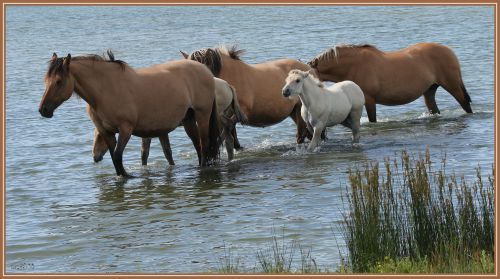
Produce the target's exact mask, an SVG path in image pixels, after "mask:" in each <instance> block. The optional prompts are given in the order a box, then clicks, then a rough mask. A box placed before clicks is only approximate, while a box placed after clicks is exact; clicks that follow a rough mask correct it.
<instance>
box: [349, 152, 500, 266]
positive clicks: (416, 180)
mask: <svg viewBox="0 0 500 279" xmlns="http://www.w3.org/2000/svg"><path fill="white" fill-rule="evenodd" d="M383 166H384V170H385V173H382V171H381V170H380V167H379V164H378V163H377V162H375V163H367V164H365V165H364V166H363V167H362V168H357V169H354V170H352V169H351V170H349V184H350V187H348V191H347V192H348V194H347V195H345V198H347V204H348V212H349V213H348V214H345V215H344V225H343V232H344V236H345V240H346V243H347V248H348V252H349V255H348V261H347V266H348V268H349V270H350V271H352V272H376V271H377V270H378V271H381V272H391V270H392V271H394V272H401V270H399V269H397V268H396V267H398V266H401V267H404V268H409V271H410V272H411V270H415V269H412V268H410V267H416V269H417V270H424V271H425V272H432V273H454V272H460V273H465V272H473V273H484V272H494V264H492V263H494V191H495V189H494V173H493V172H492V175H491V176H489V177H488V181H487V183H485V182H484V181H483V179H482V177H481V172H480V169H479V168H477V169H476V179H475V182H473V183H472V184H470V183H468V182H467V181H466V180H465V179H464V177H463V176H461V177H460V178H458V177H457V176H456V175H455V174H454V173H453V174H447V173H446V170H445V169H446V156H444V157H443V159H442V161H441V163H440V166H439V168H438V169H436V170H435V169H434V164H433V162H432V161H431V159H430V154H429V150H427V151H426V153H425V155H419V156H418V158H415V157H414V156H410V155H409V154H408V153H407V152H406V151H402V152H401V156H400V158H399V160H397V159H393V160H390V159H389V158H386V159H385V160H384V162H383ZM383 266H393V267H394V269H391V270H385V269H384V268H383Z"/></svg>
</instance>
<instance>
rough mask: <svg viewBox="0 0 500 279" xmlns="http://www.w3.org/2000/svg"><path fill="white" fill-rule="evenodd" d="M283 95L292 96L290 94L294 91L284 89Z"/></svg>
mask: <svg viewBox="0 0 500 279" xmlns="http://www.w3.org/2000/svg"><path fill="white" fill-rule="evenodd" d="M282 94H283V97H290V95H291V94H292V92H291V91H290V89H288V88H287V89H283V92H282Z"/></svg>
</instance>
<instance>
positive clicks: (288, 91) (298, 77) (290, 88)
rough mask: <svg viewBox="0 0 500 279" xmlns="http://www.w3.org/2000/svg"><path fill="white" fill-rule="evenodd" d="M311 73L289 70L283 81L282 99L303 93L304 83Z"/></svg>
mask: <svg viewBox="0 0 500 279" xmlns="http://www.w3.org/2000/svg"><path fill="white" fill-rule="evenodd" d="M310 74H311V71H301V70H291V71H290V72H289V73H288V76H287V78H286V80H285V86H284V87H283V89H282V91H281V92H282V94H283V96H284V97H293V96H298V95H300V94H301V93H302V92H303V91H304V82H305V80H306V79H308V78H312V79H314V76H311V75H310Z"/></svg>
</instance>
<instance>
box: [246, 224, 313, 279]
mask: <svg viewBox="0 0 500 279" xmlns="http://www.w3.org/2000/svg"><path fill="white" fill-rule="evenodd" d="M257 263H258V266H257V268H256V269H257V271H258V272H261V273H267V274H280V273H285V274H286V273H288V274H289V273H299V274H309V273H319V272H321V270H320V268H319V267H318V266H317V264H316V260H315V259H314V258H313V257H312V255H311V249H305V248H304V247H303V246H302V245H301V244H300V243H299V242H297V241H295V240H292V241H291V243H288V244H287V243H286V242H285V234H284V230H283V234H282V237H281V241H280V240H278V237H277V236H276V233H275V232H273V237H272V240H271V241H270V242H269V245H268V247H267V248H266V249H259V250H258V251H257Z"/></svg>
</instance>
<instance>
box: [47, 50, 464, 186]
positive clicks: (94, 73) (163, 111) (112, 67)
mask: <svg viewBox="0 0 500 279" xmlns="http://www.w3.org/2000/svg"><path fill="white" fill-rule="evenodd" d="M181 53H182V55H183V56H184V58H185V59H183V60H179V61H171V62H166V63H163V64H158V65H154V66H151V67H147V68H139V69H133V68H132V67H130V66H129V65H127V63H125V62H123V61H121V60H116V59H115V58H114V55H113V53H112V52H111V51H108V53H107V57H106V55H103V56H99V55H87V56H76V57H71V55H70V54H68V55H67V56H66V57H58V56H57V55H56V54H55V53H54V54H53V56H52V59H51V60H50V61H49V68H48V71H47V73H46V75H45V87H46V88H45V93H44V95H43V97H42V100H41V102H40V106H39V112H40V114H41V115H42V116H43V117H49V118H50V117H52V116H53V113H54V110H55V109H56V108H57V107H59V105H61V104H62V103H63V102H64V101H66V100H68V99H69V98H70V97H71V95H72V94H73V92H74V93H76V94H77V95H78V96H79V97H81V98H82V99H83V100H85V102H86V103H87V104H88V106H87V112H88V114H89V116H90V118H91V120H92V122H93V123H94V125H95V131H94V149H93V154H94V160H95V161H96V162H97V161H100V160H102V158H103V155H104V154H105V153H106V151H107V150H109V151H110V152H109V153H110V155H111V159H112V161H113V165H114V167H115V170H116V173H117V175H119V176H126V177H127V176H129V175H128V174H127V172H126V171H125V169H124V167H123V160H122V156H123V151H124V149H125V146H126V145H127V142H128V141H129V139H130V137H131V135H135V136H138V137H142V139H143V141H142V163H143V164H144V165H145V164H147V158H148V155H149V146H150V143H151V138H153V137H159V139H160V143H161V145H162V148H163V152H164V154H165V157H166V158H167V160H168V162H169V163H170V164H171V165H173V164H174V161H173V158H172V152H171V149H170V142H169V138H168V133H169V132H171V131H172V130H174V129H175V128H177V127H178V126H183V128H184V130H185V132H186V134H187V135H188V136H189V138H190V139H191V141H192V142H193V145H194V147H195V149H196V152H197V155H198V163H199V165H201V166H206V165H209V164H211V163H213V162H215V161H217V160H218V159H219V148H220V146H221V145H222V142H223V141H224V143H225V146H226V149H227V153H228V157H229V160H231V159H232V158H233V148H236V149H238V148H240V147H241V145H240V143H239V141H238V137H237V133H236V129H235V125H236V123H238V122H239V123H242V124H245V125H250V126H256V127H265V126H269V125H273V124H276V123H279V122H281V121H283V120H284V119H285V118H287V117H291V118H292V120H293V121H294V122H295V124H296V125H297V134H296V141H297V143H303V142H304V141H305V138H308V139H309V140H311V141H310V143H309V146H308V150H314V149H315V148H316V147H317V146H318V144H319V141H320V139H321V138H324V136H325V128H326V127H329V126H332V125H336V124H342V125H344V126H346V127H348V128H350V129H351V130H352V133H353V136H352V140H353V142H358V141H359V128H360V117H361V114H362V110H363V106H364V107H365V108H366V112H367V114H368V118H369V121H370V122H376V104H383V105H401V104H406V103H409V102H412V101H414V100H416V99H418V98H419V97H420V96H422V95H424V98H425V104H426V106H427V108H428V110H429V112H430V113H432V114H434V113H440V111H439V108H438V106H437V105H436V101H435V98H434V97H435V94H436V90H437V88H438V87H439V86H442V87H443V88H444V89H445V90H446V91H448V92H449V93H450V94H451V95H452V96H453V97H454V98H455V99H456V100H457V101H458V103H459V104H460V105H461V106H462V108H463V109H464V110H465V111H466V112H468V113H472V109H471V107H470V102H471V99H470V97H469V95H468V93H467V91H466V89H465V86H464V84H463V81H462V76H461V72H460V65H459V62H458V59H457V57H456V56H455V54H454V53H453V51H452V50H451V49H450V48H448V47H446V46H443V45H440V44H436V43H419V44H416V45H412V46H410V47H407V48H405V49H402V50H399V51H393V52H383V51H381V50H379V49H377V48H376V47H374V46H372V45H340V46H335V47H333V48H330V49H327V50H326V51H324V52H323V53H321V54H319V55H317V56H316V57H315V58H313V59H312V60H311V61H309V62H308V63H307V64H305V63H302V62H300V61H298V60H293V59H281V60H274V61H268V62H264V63H260V64H247V63H245V62H243V61H242V60H241V58H240V56H241V55H242V53H243V50H240V49H238V48H237V47H236V46H232V47H225V46H221V47H217V48H206V49H201V50H197V51H194V52H192V53H191V54H187V53H185V52H182V51H181ZM322 81H332V82H336V83H335V84H334V85H332V86H330V87H328V88H325V87H324V85H323V83H322ZM116 133H118V138H116V137H115V134H116Z"/></svg>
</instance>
